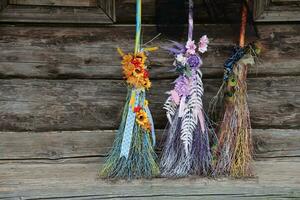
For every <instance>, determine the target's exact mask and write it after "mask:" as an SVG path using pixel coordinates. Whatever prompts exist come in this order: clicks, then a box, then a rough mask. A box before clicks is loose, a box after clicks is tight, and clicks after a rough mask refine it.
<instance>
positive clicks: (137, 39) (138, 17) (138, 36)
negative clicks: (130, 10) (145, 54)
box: [134, 0, 142, 55]
mask: <svg viewBox="0 0 300 200" xmlns="http://www.w3.org/2000/svg"><path fill="white" fill-rule="evenodd" d="M141 29H142V0H137V1H136V35H135V48H134V55H136V54H137V53H138V52H139V51H140V48H141Z"/></svg>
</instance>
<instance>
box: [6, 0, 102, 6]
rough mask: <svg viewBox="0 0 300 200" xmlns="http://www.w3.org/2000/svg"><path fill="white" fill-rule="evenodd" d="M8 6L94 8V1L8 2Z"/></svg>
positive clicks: (45, 0)
mask: <svg viewBox="0 0 300 200" xmlns="http://www.w3.org/2000/svg"><path fill="white" fill-rule="evenodd" d="M9 4H18V5H47V6H89V7H91V6H94V7H96V6H97V4H96V0H42V1H41V0H9Z"/></svg>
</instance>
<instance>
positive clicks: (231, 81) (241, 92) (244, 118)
mask: <svg viewBox="0 0 300 200" xmlns="http://www.w3.org/2000/svg"><path fill="white" fill-rule="evenodd" d="M247 10H248V6H247V5H246V2H245V1H243V8H242V21H241V27H240V42H239V47H236V48H235V49H234V51H233V53H232V55H231V56H230V58H229V59H228V60H227V61H226V62H225V64H224V71H225V72H224V77H223V84H222V86H221V88H220V89H219V91H218V93H217V95H216V96H215V97H214V98H213V99H212V101H211V104H210V113H212V114H214V113H215V112H216V107H217V104H218V103H220V102H224V112H223V116H222V118H221V124H220V125H219V127H218V138H219V144H218V147H217V152H216V157H217V162H216V166H215V175H229V176H233V177H249V176H252V175H253V172H252V167H251V163H252V150H253V147H252V138H251V123H250V113H249V108H248V103H247V83H246V78H247V71H248V67H249V66H251V65H254V63H255V62H254V58H255V56H256V54H257V53H258V52H259V49H258V48H257V47H256V46H255V45H254V44H249V45H247V46H245V30H246V24H247V12H248V11H247Z"/></svg>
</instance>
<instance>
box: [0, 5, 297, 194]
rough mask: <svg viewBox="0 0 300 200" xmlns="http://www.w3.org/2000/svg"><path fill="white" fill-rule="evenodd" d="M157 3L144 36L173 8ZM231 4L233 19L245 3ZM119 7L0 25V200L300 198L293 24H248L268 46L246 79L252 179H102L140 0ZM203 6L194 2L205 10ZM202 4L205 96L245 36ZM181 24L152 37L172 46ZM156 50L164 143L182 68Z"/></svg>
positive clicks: (155, 93)
mask: <svg viewBox="0 0 300 200" xmlns="http://www.w3.org/2000/svg"><path fill="white" fill-rule="evenodd" d="M157 2H158V1H154V0H145V1H144V18H143V19H144V22H145V24H146V25H145V26H144V31H143V40H144V41H145V42H146V41H149V40H151V39H152V38H153V37H155V36H156V35H157V34H159V33H161V27H160V26H158V25H160V24H156V23H158V22H157V19H158V18H159V17H161V16H159V13H162V12H159V13H158V12H157V11H158V10H160V9H163V8H165V7H163V4H164V1H160V3H159V6H158V3H157ZM230 2H231V3H228V4H227V6H228V7H231V10H233V12H232V13H231V15H232V18H230V17H229V19H230V20H231V22H234V21H235V18H236V16H237V15H236V14H235V11H236V10H238V4H236V2H237V1H234V0H232V1H230ZM115 6H116V8H117V9H116V13H117V15H116V18H117V23H115V24H114V25H101V26H97V27H91V26H84V25H81V27H77V26H75V25H69V26H61V25H60V26H58V25H51V26H50V25H34V26H33V25H31V24H27V25H17V26H10V25H8V26H7V25H4V24H2V25H1V26H0V199H1V198H3V199H39V198H44V199H110V198H115V199H134V198H135V199H142V198H145V199H147V198H149V199H162V198H163V199H201V198H203V199H207V198H213V199H241V198H244V199H248V198H249V199H250V198H255V199H268V198H269V199H272V198H279V199H284V198H300V193H299V191H300V187H299V182H300V180H299V177H300V171H299V169H300V165H299V163H300V162H299V157H300V132H299V128H300V90H299V88H300V77H299V76H300V54H299V51H300V37H299V33H300V25H299V24H297V23H293V24H284V23H281V24H276V23H270V24H258V26H257V28H258V32H259V36H260V38H257V37H255V36H254V35H253V34H252V32H251V30H249V31H248V37H247V40H248V42H250V41H254V40H259V41H260V42H261V44H262V47H263V50H262V55H261V57H260V60H259V63H258V65H257V66H255V67H253V68H251V69H250V71H249V79H248V80H247V81H248V90H249V93H248V95H249V106H250V111H251V122H252V126H253V128H254V130H253V138H254V146H255V163H254V168H255V172H256V174H255V175H256V177H255V178H252V179H247V180H231V179H226V178H224V179H223V178H222V179H218V180H212V179H205V178H196V177H192V178H189V179H182V180H175V181H174V180H166V179H161V178H160V179H155V180H152V181H150V180H138V181H133V182H131V183H125V184H124V182H122V181H120V182H117V183H114V184H112V183H108V182H105V181H102V180H99V179H97V173H98V172H99V169H100V167H101V165H102V163H103V162H104V160H105V158H106V157H107V154H108V152H109V150H110V148H111V144H112V142H113V138H114V136H115V130H116V129H117V128H118V124H119V121H120V117H121V112H122V109H123V106H124V102H125V95H126V84H125V83H124V81H123V80H122V76H121V67H120V59H119V56H118V54H117V52H116V48H117V47H121V48H122V49H123V50H124V51H126V52H127V51H132V50H133V44H134V41H133V40H134V31H135V28H134V25H133V23H134V12H132V11H133V10H134V0H126V1H121V0H116V5H115ZM175 6H176V5H175ZM177 6H178V5H177ZM201 6H202V1H196V7H197V9H198V8H200V7H201ZM168 12H169V13H172V10H171V9H170V10H166V13H168ZM197 13H198V14H197V15H196V22H197V23H198V25H196V30H195V36H197V37H200V36H201V35H202V34H207V35H208V36H209V38H210V39H211V42H210V46H209V50H208V52H207V53H206V55H205V56H204V59H203V60H204V66H203V67H202V69H203V73H204V83H205V97H204V102H205V105H207V104H208V102H209V100H210V99H211V97H212V96H213V95H214V94H215V93H216V91H217V89H218V87H219V86H220V83H221V81H222V73H223V67H222V65H223V62H224V60H225V59H226V58H227V57H228V55H229V54H230V51H231V49H232V47H233V46H234V45H235V44H236V43H237V37H238V31H237V30H238V24H234V23H233V24H225V22H224V21H219V24H203V23H202V22H204V21H207V22H213V20H212V19H210V18H209V16H208V13H206V12H204V11H203V12H200V10H199V11H198V10H197ZM234 16H235V18H234ZM0 20H1V19H0ZM209 20H210V21H209ZM159 22H160V21H159ZM168 23H169V22H168ZM171 28H174V27H171ZM177 28H178V27H176V28H175V29H174V30H180V31H181V32H179V31H178V32H176V31H175V32H174V34H165V33H164V32H162V33H163V34H162V35H161V36H160V37H159V38H158V39H156V40H155V41H153V42H152V43H151V46H152V45H153V46H167V45H168V44H169V41H168V40H169V39H170V38H171V39H176V40H178V41H182V42H184V41H185V40H186V35H185V34H182V33H183V32H184V31H186V30H185V29H184V28H183V29H177ZM149 58H150V61H151V66H152V68H151V79H152V82H153V87H152V88H151V90H150V91H149V93H148V98H149V102H150V107H151V110H152V112H153V115H154V118H155V122H156V123H155V124H156V128H157V129H158V131H157V132H158V133H157V134H158V144H159V145H158V146H157V149H156V150H157V152H158V153H159V152H160V150H161V148H162V145H163V144H162V143H161V141H162V138H163V134H162V129H163V128H164V125H165V123H166V117H165V114H164V111H163V110H162V105H163V102H164V100H165V99H166V94H165V92H166V91H168V90H170V89H171V87H172V84H171V83H172V81H173V80H174V78H175V77H176V76H177V75H176V74H175V73H173V72H170V69H172V66H171V65H172V59H173V58H172V57H171V56H170V55H169V54H168V53H167V52H166V51H164V50H163V49H160V50H158V51H157V52H154V53H152V54H151V55H150V57H149ZM216 188H217V189H216Z"/></svg>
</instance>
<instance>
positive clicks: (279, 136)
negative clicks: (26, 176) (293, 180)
mask: <svg viewBox="0 0 300 200" xmlns="http://www.w3.org/2000/svg"><path fill="white" fill-rule="evenodd" d="M115 133H116V131H114V130H105V131H100V130H99V131H62V132H42V133H41V132H0V141H1V143H0V164H5V163H21V162H24V163H62V162H69V161H71V160H72V159H75V158H78V159H79V158H82V161H81V162H84V158H95V159H101V158H103V157H106V156H107V155H108V152H109V150H110V149H111V146H112V143H113V140H114V137H115ZM156 135H157V144H158V146H157V152H160V150H161V147H162V146H163V138H164V137H165V135H163V131H162V130H157V131H156ZM253 139H254V147H255V158H256V159H257V160H266V159H268V158H278V159H280V158H289V157H300V130H292V129H267V130H262V129H254V130H253ZM102 161H103V159H102Z"/></svg>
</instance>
